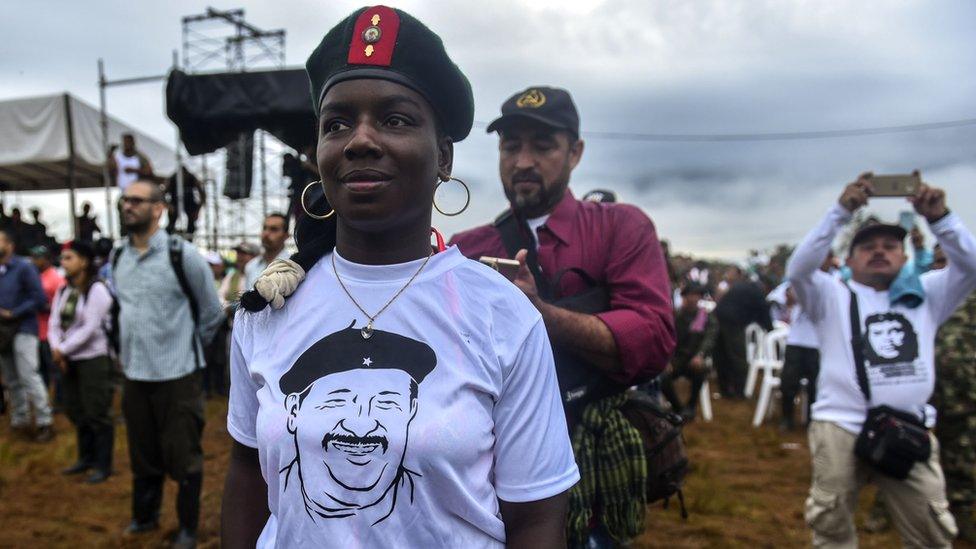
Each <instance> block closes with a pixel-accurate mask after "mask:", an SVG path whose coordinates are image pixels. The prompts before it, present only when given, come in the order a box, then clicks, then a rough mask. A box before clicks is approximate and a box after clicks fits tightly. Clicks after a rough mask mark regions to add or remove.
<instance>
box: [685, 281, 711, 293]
mask: <svg viewBox="0 0 976 549" xmlns="http://www.w3.org/2000/svg"><path fill="white" fill-rule="evenodd" d="M707 293H708V289H707V288H705V287H704V286H702V285H701V284H698V283H695V282H692V283H691V284H688V285H686V286H685V287H684V288H681V295H682V296H686V295H688V294H698V295H705V294H707Z"/></svg>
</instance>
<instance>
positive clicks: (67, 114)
mask: <svg viewBox="0 0 976 549" xmlns="http://www.w3.org/2000/svg"><path fill="white" fill-rule="evenodd" d="M64 118H65V120H66V123H65V124H66V127H65V130H67V132H68V193H69V199H68V204H69V207H70V208H71V238H78V217H77V215H78V213H77V212H78V210H77V209H76V207H75V132H74V127H73V124H72V122H71V96H69V95H68V94H64Z"/></svg>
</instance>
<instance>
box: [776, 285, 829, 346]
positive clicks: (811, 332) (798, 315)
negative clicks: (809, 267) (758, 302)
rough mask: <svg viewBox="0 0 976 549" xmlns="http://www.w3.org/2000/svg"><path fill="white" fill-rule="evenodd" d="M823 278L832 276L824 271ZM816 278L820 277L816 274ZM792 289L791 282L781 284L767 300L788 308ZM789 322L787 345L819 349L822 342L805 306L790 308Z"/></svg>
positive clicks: (797, 304)
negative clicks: (789, 293) (788, 295)
mask: <svg viewBox="0 0 976 549" xmlns="http://www.w3.org/2000/svg"><path fill="white" fill-rule="evenodd" d="M820 274H822V275H823V276H830V275H828V274H827V273H824V272H823V271H820ZM814 276H820V275H818V274H816V273H814ZM789 289H790V282H789V281H788V280H787V281H786V282H783V283H781V284H780V285H779V286H777V287H776V288H775V289H774V290H773V291H771V292H769V295H768V296H766V300H767V301H770V302H772V303H775V304H777V305H779V306H780V307H782V308H786V300H787V296H786V292H787V291H788V290H789ZM788 314H789V322H790V333H789V335H788V336H786V344H787V345H793V346H796V347H806V348H808V349H819V348H820V340H819V338H818V337H817V327H816V326H815V325H814V323H813V321H812V320H810V317H809V316H807V314H806V313H804V312H803V306H802V305H800V304H799V303H794V304H793V306H792V307H790V308H789V313H788Z"/></svg>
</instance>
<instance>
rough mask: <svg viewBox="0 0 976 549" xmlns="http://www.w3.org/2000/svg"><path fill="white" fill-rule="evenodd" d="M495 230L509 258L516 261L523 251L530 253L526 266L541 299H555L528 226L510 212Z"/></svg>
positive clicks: (526, 259) (499, 220) (498, 221)
mask: <svg viewBox="0 0 976 549" xmlns="http://www.w3.org/2000/svg"><path fill="white" fill-rule="evenodd" d="M495 228H496V229H498V233H499V234H500V235H501V237H502V244H503V245H504V246H505V251H506V252H507V253H508V257H509V258H511V259H514V258H515V254H517V253H518V251H519V250H522V249H524V250H526V251H527V252H528V254H527V255H526V257H525V264H526V266H527V267H528V268H529V272H531V273H532V278H534V279H535V286H536V289H537V291H538V292H539V297H541V298H542V299H543V300H545V301H550V300H551V299H552V298H553V286H552V284H551V283H550V282H549V279H548V278H546V277H545V276H544V275H543V274H542V269H541V268H540V267H539V252H538V250H537V249H536V245H535V240H534V239H533V238H532V233H531V229H530V228H529V226H528V224H527V223H525V221H522V220H521V219H519V218H518V217H517V216H516V215H515V214H513V213H512V212H511V210H509V211H508V212H506V213H505V214H502V216H501V217H499V218H498V220H496V221H495Z"/></svg>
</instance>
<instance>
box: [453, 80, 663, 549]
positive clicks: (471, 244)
mask: <svg viewBox="0 0 976 549" xmlns="http://www.w3.org/2000/svg"><path fill="white" fill-rule="evenodd" d="M488 131H489V132H494V131H497V132H498V134H499V138H500V139H499V146H498V150H499V162H498V167H499V175H500V176H501V180H502V187H503V189H504V191H505V196H506V197H507V198H508V201H509V204H510V210H509V211H507V212H505V213H504V214H502V215H501V216H500V217H499V218H498V219H497V220H496V221H495V222H494V223H493V224H490V225H484V226H482V227H477V228H475V229H471V230H469V231H465V232H462V233H459V234H457V235H455V236H454V237H453V238H452V239H451V243H452V244H456V245H457V246H458V247H459V248H460V250H461V253H463V254H464V255H465V256H467V257H469V258H473V259H478V258H480V257H482V256H490V257H502V258H514V259H516V260H518V262H519V264H520V267H519V272H518V274H517V275H516V276H515V278H514V283H515V284H516V285H517V286H518V287H519V288H520V289H521V290H522V291H523V292H525V295H526V296H527V297H528V298H529V300H530V301H532V303H533V304H534V305H535V306H536V307H537V308H538V309H539V312H540V313H541V314H542V317H543V320H544V321H545V323H546V329H547V330H548V332H549V337H550V340H551V341H552V344H553V348H554V352H555V355H556V364H557V375H558V376H559V377H560V389H561V390H562V392H563V402H564V404H565V405H566V407H567V415H568V416H569V419H570V422H571V423H573V422H574V417H573V416H574V415H576V416H577V418H576V419H578V413H579V410H578V409H577V410H576V412H574V411H573V403H572V400H573V399H574V397H575V396H576V395H574V394H572V393H573V391H571V390H569V391H568V390H567V384H566V383H565V379H564V373H565V371H564V369H563V366H562V364H561V359H560V356H561V355H563V356H566V355H573V356H575V357H577V358H581V359H583V361H584V362H585V368H588V369H590V370H591V373H592V375H594V376H598V377H599V376H602V378H603V379H606V380H607V381H608V382H610V386H611V387H613V388H616V389H615V390H616V394H619V393H620V391H622V390H623V389H625V388H626V387H627V386H629V385H633V384H635V383H638V382H641V381H646V380H649V379H651V378H653V377H655V376H656V375H658V374H659V373H660V372H661V371H663V370H664V368H665V367H666V366H667V364H668V360H669V359H670V357H671V353H672V352H673V351H674V347H675V330H674V316H673V312H672V310H671V285H670V283H669V281H668V275H667V269H666V266H665V260H664V255H663V253H662V251H661V246H660V243H659V241H658V238H657V234H656V232H655V230H654V225H653V223H651V220H650V219H648V218H647V216H646V215H644V213H643V212H641V210H639V209H638V208H636V207H634V206H631V205H628V204H619V203H607V202H592V201H579V200H577V199H576V198H575V197H574V196H573V194H572V192H570V190H569V188H568V186H569V179H570V174H571V173H572V171H573V169H574V168H575V167H576V166H577V164H579V161H580V158H581V157H582V155H583V141H582V140H581V139H580V138H579V115H578V114H577V111H576V106H575V105H574V104H573V100H572V98H571V97H570V95H569V93H568V92H566V91H565V90H561V89H555V88H549V87H532V88H529V89H527V90H525V91H522V92H519V93H517V94H515V95H514V96H512V97H511V98H509V99H508V100H507V101H506V102H505V103H504V105H502V116H501V117H500V118H498V119H497V120H495V121H494V122H492V123H491V124H490V125H489V126H488ZM503 235H504V236H503ZM513 241H514V242H516V243H521V245H520V246H517V247H516V246H513V245H512V243H513ZM519 248H521V249H519ZM535 264H537V265H538V269H537V272H536V273H535V275H533V272H532V270H534V265H535ZM573 269H575V270H573ZM537 280H538V281H539V282H540V283H537ZM593 286H597V287H602V288H604V289H605V292H604V295H607V296H608V299H607V298H604V300H605V302H608V303H605V307H601V308H599V309H598V310H597V311H591V312H578V311H579V309H580V308H579V307H573V309H576V310H571V309H570V308H567V307H565V306H560V304H563V303H565V298H567V297H569V296H579V295H583V294H585V293H587V292H589V291H591V290H593ZM564 353H565V354H564ZM611 391H613V389H611ZM606 394H607V393H602V394H600V395H594V396H597V397H602V396H604V395H606ZM611 394H612V393H611ZM571 515H572V513H571ZM590 536H591V538H592V537H593V536H603V537H605V536H606V531H601V529H597V530H595V531H593V532H591V534H590ZM594 541H596V543H598V544H600V543H601V542H600V541H598V540H594ZM602 541H604V542H605V541H607V540H606V539H604V540H602ZM616 541H618V542H620V541H624V540H620V539H618V540H616Z"/></svg>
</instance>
